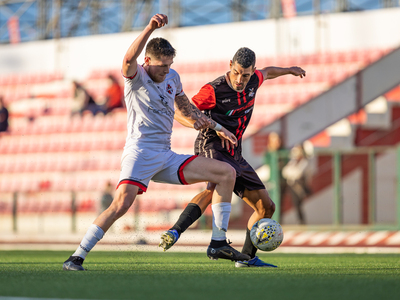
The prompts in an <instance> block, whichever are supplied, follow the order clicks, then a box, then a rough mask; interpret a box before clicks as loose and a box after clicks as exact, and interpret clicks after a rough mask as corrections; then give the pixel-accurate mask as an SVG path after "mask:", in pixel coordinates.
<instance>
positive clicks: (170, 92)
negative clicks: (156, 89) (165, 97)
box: [167, 83, 173, 94]
mask: <svg viewBox="0 0 400 300" xmlns="http://www.w3.org/2000/svg"><path fill="white" fill-rule="evenodd" d="M172 91H173V90H172V87H171V86H170V85H169V83H167V92H168V94H172Z"/></svg>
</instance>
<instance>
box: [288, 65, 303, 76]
mask: <svg viewBox="0 0 400 300" xmlns="http://www.w3.org/2000/svg"><path fill="white" fill-rule="evenodd" d="M290 73H291V74H292V75H294V76H300V78H303V77H306V71H304V70H303V69H302V68H300V67H291V68H290Z"/></svg>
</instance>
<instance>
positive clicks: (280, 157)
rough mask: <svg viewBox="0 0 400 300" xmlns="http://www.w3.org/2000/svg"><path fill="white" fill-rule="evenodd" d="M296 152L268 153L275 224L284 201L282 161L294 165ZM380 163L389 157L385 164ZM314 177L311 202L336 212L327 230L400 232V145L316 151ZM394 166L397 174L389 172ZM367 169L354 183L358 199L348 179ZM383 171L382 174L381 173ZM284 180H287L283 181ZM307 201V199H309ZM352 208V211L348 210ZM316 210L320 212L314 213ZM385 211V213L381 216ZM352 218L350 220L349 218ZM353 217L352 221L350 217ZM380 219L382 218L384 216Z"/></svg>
mask: <svg viewBox="0 0 400 300" xmlns="http://www.w3.org/2000/svg"><path fill="white" fill-rule="evenodd" d="M289 156H290V152H289V151H288V150H279V151H273V152H268V153H266V154H265V163H266V165H268V167H269V178H268V180H267V181H266V182H265V184H266V186H267V189H268V192H269V194H270V196H271V198H272V200H273V201H274V203H275V205H276V209H275V214H274V217H273V218H274V219H275V220H276V221H278V222H280V221H281V220H280V216H282V214H281V207H282V205H281V200H282V199H283V198H284V196H285V195H286V196H287V193H285V195H281V188H280V186H281V180H282V178H281V175H280V173H281V169H280V166H281V165H282V164H281V162H282V161H288V160H289ZM380 158H383V162H382V160H380ZM309 161H310V162H311V161H313V162H314V163H310V166H311V170H312V172H311V173H310V174H309V175H310V180H309V184H310V190H311V191H310V194H309V195H308V196H307V197H306V198H308V197H310V196H311V198H312V199H309V200H312V201H318V202H321V201H322V202H323V205H324V206H325V207H330V209H329V210H330V213H328V214H326V212H325V213H322V212H319V214H325V215H324V219H325V220H328V223H326V224H325V225H329V223H330V226H333V227H339V226H343V225H347V226H348V225H349V224H353V225H354V224H357V225H361V226H368V228H370V229H373V230H399V229H400V145H395V146H368V147H358V148H354V149H343V150H337V149H336V150H328V149H326V150H324V149H320V150H318V151H316V153H315V154H314V156H313V157H309ZM388 164H389V165H392V166H393V170H387V169H386V170H385V171H384V172H382V170H383V169H385V168H387V165H388ZM357 170H359V171H360V170H361V172H362V176H360V177H358V179H356V180H358V181H356V182H355V181H354V180H353V181H351V182H352V183H351V185H352V186H353V185H354V186H353V188H355V189H357V188H358V189H359V192H358V193H357V195H356V197H358V198H354V197H355V194H354V193H353V192H349V190H348V189H347V191H346V188H345V186H346V185H347V186H348V185H349V181H347V182H346V177H347V176H349V175H350V177H351V174H354V171H357ZM379 170H380V171H379ZM283 180H284V179H283ZM388 181H390V182H395V187H394V188H393V189H392V188H390V184H389V185H388ZM306 200H307V199H306ZM349 205H351V206H352V207H353V208H352V212H348V211H346V209H345V207H347V208H349ZM314 210H315V209H314ZM378 211H379V212H378ZM313 213H318V212H316V211H307V214H308V217H309V218H308V219H309V220H308V221H311V224H316V223H315V218H314V217H313V216H312V214H313ZM345 213H347V217H345ZM349 214H352V215H353V216H352V218H349ZM378 214H379V217H378ZM388 220H390V221H388Z"/></svg>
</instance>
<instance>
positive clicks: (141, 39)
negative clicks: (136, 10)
mask: <svg viewBox="0 0 400 300" xmlns="http://www.w3.org/2000/svg"><path fill="white" fill-rule="evenodd" d="M166 24H168V17H167V16H166V15H163V14H156V15H154V16H153V17H152V18H151V19H150V22H149V24H148V25H147V26H146V28H145V29H144V30H143V31H142V32H141V33H140V35H139V36H138V37H137V38H136V39H135V40H134V42H133V43H132V44H131V45H130V47H129V48H128V51H127V52H126V54H125V56H124V60H123V62H122V74H123V75H124V76H125V77H131V76H133V75H135V73H136V70H137V61H136V60H137V58H138V57H139V55H140V53H142V51H143V48H144V46H145V45H146V42H147V40H148V39H149V37H150V35H151V34H152V32H153V31H154V30H156V29H157V28H161V27H163V26H164V25H166Z"/></svg>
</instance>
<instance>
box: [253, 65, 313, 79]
mask: <svg viewBox="0 0 400 300" xmlns="http://www.w3.org/2000/svg"><path fill="white" fill-rule="evenodd" d="M259 71H260V72H261V73H262V74H263V76H264V80H266V79H274V78H276V77H279V76H282V75H288V74H292V75H293V76H300V78H303V77H305V76H306V71H304V70H303V69H302V68H300V67H290V68H279V67H266V68H263V69H261V70H259Z"/></svg>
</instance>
